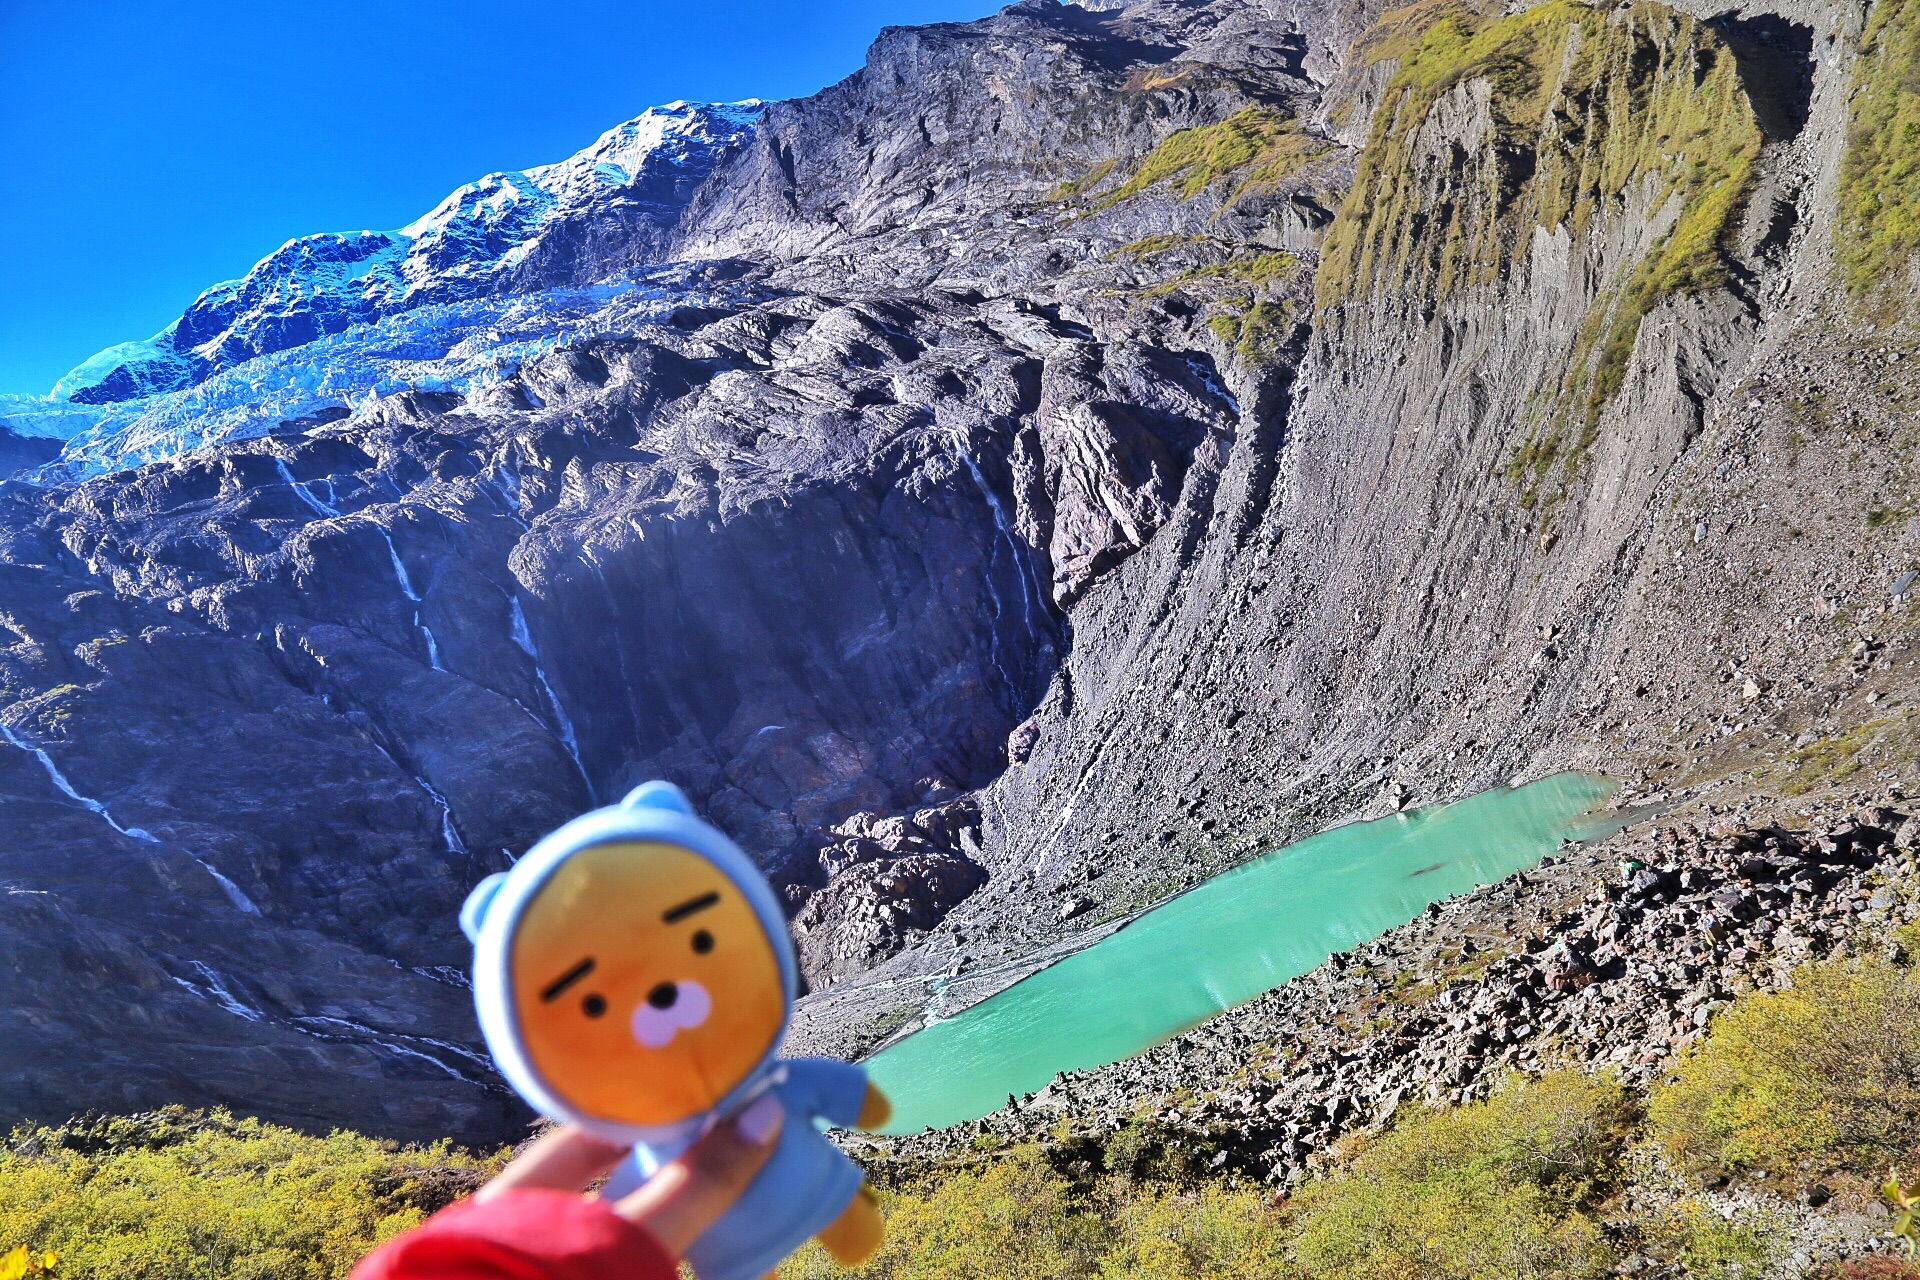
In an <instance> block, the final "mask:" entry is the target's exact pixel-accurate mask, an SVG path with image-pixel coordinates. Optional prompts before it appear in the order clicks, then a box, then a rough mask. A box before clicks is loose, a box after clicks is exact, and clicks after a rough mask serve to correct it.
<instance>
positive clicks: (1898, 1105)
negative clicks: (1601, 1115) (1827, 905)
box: [1649, 960, 1920, 1173]
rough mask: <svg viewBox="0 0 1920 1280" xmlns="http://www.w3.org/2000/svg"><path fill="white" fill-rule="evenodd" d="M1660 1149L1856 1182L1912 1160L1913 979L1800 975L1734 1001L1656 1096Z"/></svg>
mask: <svg viewBox="0 0 1920 1280" xmlns="http://www.w3.org/2000/svg"><path fill="white" fill-rule="evenodd" d="M1649 1110H1650V1114H1651V1116H1652V1119H1653V1124H1654V1131H1655V1134H1656V1136H1657V1137H1658V1138H1659V1139H1660V1141H1661V1143H1662V1144H1663V1145H1664V1146H1665V1147H1666V1148H1667V1150H1668V1151H1669V1152H1671V1153H1672V1154H1673V1155H1674V1156H1675V1157H1676V1158H1678V1159H1680V1160H1682V1161H1684V1162H1687V1163H1689V1164H1692V1165H1696V1166H1705V1165H1718V1166H1721V1167H1724V1168H1728V1169H1735V1168H1740V1167H1743V1166H1766V1165H1772V1164H1775V1163H1777V1162H1780V1161H1783V1160H1787V1161H1794V1160H1815V1161H1819V1162H1822V1163H1829V1164H1835V1165H1838V1166H1840V1167H1844V1168H1848V1169H1852V1170H1855V1171H1857V1172H1861V1173H1874V1172H1880V1171H1884V1170H1885V1169H1886V1168H1887V1166H1888V1165H1889V1164H1902V1165H1905V1164H1908V1163H1910V1162H1911V1158H1912V1157H1913V1156H1914V1155H1915V1154H1916V1152H1917V1151H1920V974H1916V973H1914V972H1913V971H1911V970H1903V969H1899V968H1896V967H1894V966H1893V965H1891V964H1888V963H1886V962H1885V961H1882V960H1863V961H1858V962H1846V961H1829V962H1826V963H1823V964H1815V965H1809V966H1807V967H1806V968H1804V969H1802V970H1801V971H1800V972H1799V973H1798V974H1797V975H1795V978H1794V983H1793V986H1792V987H1791V988H1790V989H1788V990H1786V991H1782V992H1778V993H1771V994H1750V995H1746V996H1742V997H1741V998H1740V999H1739V1000H1737V1001H1735V1002H1734V1003H1733V1004H1732V1005H1731V1006H1730V1007H1729V1008H1727V1009H1726V1010H1725V1011H1724V1012H1723V1013H1721V1015H1720V1016H1719V1017H1718V1018H1717V1019H1715V1021H1714V1024H1713V1034H1712V1035H1711V1036H1710V1037H1708V1039H1707V1040H1706V1042H1705V1043H1704V1044H1702V1045H1701V1046H1700V1047H1699V1048H1698V1049H1696V1050H1695V1051H1694V1052H1693V1053H1692V1054H1690V1055H1689V1056H1688V1057H1687V1058H1686V1059H1685V1060H1684V1061H1683V1062H1682V1063H1681V1065H1680V1070H1679V1079H1678V1080H1677V1081H1676V1082H1675V1083H1673V1084H1672V1085H1670V1086H1668V1087H1667V1088H1665V1089H1662V1090H1661V1091H1660V1092H1659V1093H1658V1094H1656V1095H1655V1097H1654V1100H1653V1103H1652V1106H1651V1107H1650V1109H1649Z"/></svg>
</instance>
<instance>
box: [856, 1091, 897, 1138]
mask: <svg viewBox="0 0 1920 1280" xmlns="http://www.w3.org/2000/svg"><path fill="white" fill-rule="evenodd" d="M892 1118H893V1104H892V1103H891V1102H888V1101H887V1095H886V1094H884V1093H882V1092H880V1090H879V1089H877V1088H875V1087H874V1084H873V1081H871V1080H869V1081H867V1096H866V1097H865V1098H862V1099H861V1100H860V1118H859V1119H858V1120H855V1121H854V1122H853V1127H854V1128H856V1129H865V1130H867V1132H869V1133H871V1132H873V1131H874V1130H876V1129H878V1128H879V1127H880V1126H881V1125H883V1124H885V1123H886V1122H887V1121H888V1120H890V1119H892Z"/></svg>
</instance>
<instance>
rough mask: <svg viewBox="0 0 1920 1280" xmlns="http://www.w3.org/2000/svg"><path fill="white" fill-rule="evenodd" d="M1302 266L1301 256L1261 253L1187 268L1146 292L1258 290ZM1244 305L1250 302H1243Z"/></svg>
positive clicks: (1156, 295) (1157, 295) (1160, 294)
mask: <svg viewBox="0 0 1920 1280" xmlns="http://www.w3.org/2000/svg"><path fill="white" fill-rule="evenodd" d="M1299 269H1300V259H1298V258H1296V257H1294V256H1293V255H1292V254H1290V253H1261V254H1256V255H1254V256H1253V257H1251V258H1236V259H1234V260H1233V261H1231V262H1214V263H1209V264H1208V265H1206V266H1204V267H1195V268H1194V269H1193V270H1191V271H1183V272H1181V273H1180V274H1179V275H1177V276H1174V277H1173V278H1172V279H1170V280H1162V281H1161V282H1160V283H1158V284H1156V285H1153V286H1151V287H1149V288H1147V289H1145V290H1143V291H1142V293H1141V296H1142V297H1147V298H1160V297H1165V296H1166V295H1167V294H1169V293H1173V292H1174V291H1176V290H1179V289H1185V288H1189V287H1192V286H1195V285H1199V286H1211V287H1214V288H1226V289H1243V290H1256V289H1263V288H1265V287H1266V286H1268V285H1270V284H1273V283H1276V282H1278V281H1283V280H1285V279H1286V278H1287V277H1288V276H1290V275H1292V274H1293V273H1294V272H1296V271H1298V270H1299ZM1242 305H1243V307H1244V306H1245V305H1248V303H1243V304H1242Z"/></svg>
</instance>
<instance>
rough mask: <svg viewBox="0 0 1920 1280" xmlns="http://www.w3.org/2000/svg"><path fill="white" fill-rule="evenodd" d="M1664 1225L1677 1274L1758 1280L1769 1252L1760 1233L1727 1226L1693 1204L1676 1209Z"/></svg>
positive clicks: (1717, 1279)
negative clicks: (1678, 1266) (1676, 1263)
mask: <svg viewBox="0 0 1920 1280" xmlns="http://www.w3.org/2000/svg"><path fill="white" fill-rule="evenodd" d="M1665 1225H1666V1232H1665V1234H1666V1236H1667V1245H1668V1247H1669V1248H1670V1249H1671V1250H1672V1251H1673V1255H1674V1257H1675V1258H1677V1259H1678V1260H1679V1262H1680V1267H1681V1270H1683V1271H1684V1272H1685V1273H1686V1274H1687V1275H1688V1276H1689V1277H1699V1278H1700V1280H1760V1276H1761V1275H1762V1274H1763V1273H1764V1272H1765V1270H1766V1265H1767V1262H1768V1260H1769V1259H1770V1257H1771V1255H1772V1252H1773V1251H1772V1250H1771V1249H1770V1248H1769V1247H1768V1243H1767V1238H1766V1236H1765V1235H1764V1234H1763V1233H1762V1232H1760V1231H1758V1230H1756V1229H1754V1228H1753V1227H1751V1226H1747V1225H1744V1224H1742V1223H1737V1222H1729V1221H1727V1220H1726V1219H1725V1218H1723V1217H1721V1216H1720V1215H1719V1214H1717V1213H1715V1212H1713V1211H1712V1210H1710V1209H1708V1208H1706V1207H1704V1206H1703V1205H1701V1204H1699V1203H1698V1202H1697V1201H1696V1202H1691V1203H1687V1204H1683V1205H1682V1206H1680V1208H1679V1209H1678V1210H1677V1211H1676V1212H1675V1214H1674V1216H1673V1219H1672V1220H1671V1221H1670V1222H1668V1223H1667V1224H1665Z"/></svg>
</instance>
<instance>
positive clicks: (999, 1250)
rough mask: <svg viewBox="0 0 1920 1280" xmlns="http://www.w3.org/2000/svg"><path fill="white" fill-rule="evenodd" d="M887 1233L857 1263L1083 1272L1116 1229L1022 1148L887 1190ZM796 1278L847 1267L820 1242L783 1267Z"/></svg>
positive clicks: (1044, 1277)
mask: <svg viewBox="0 0 1920 1280" xmlns="http://www.w3.org/2000/svg"><path fill="white" fill-rule="evenodd" d="M881 1207H882V1209H883V1210H884V1211H885V1213H886V1215H887V1236H886V1241H885V1243H883V1244H882V1245H881V1246H880V1251H879V1252H878V1253H877V1254H875V1255H874V1256H873V1258H872V1259H871V1260H870V1261H869V1262H868V1263H867V1264H866V1265H865V1266H863V1267H861V1268H860V1270H859V1271H858V1272H857V1274H858V1275H861V1276H866V1277H887V1278H889V1280H891V1278H892V1277H900V1278H901V1280H908V1278H911V1280H1082V1278H1083V1277H1086V1276H1089V1275H1091V1274H1093V1272H1094V1270H1095V1268H1096V1267H1097V1266H1098V1265H1099V1260H1100V1256H1101V1254H1102V1253H1103V1252H1104V1250H1105V1248H1106V1246H1107V1244H1108V1243H1109V1241H1110V1240H1111V1236H1112V1228H1111V1227H1110V1226H1109V1225H1108V1224H1107V1223H1106V1222H1105V1221H1104V1220H1103V1218H1102V1216H1101V1215H1100V1214H1099V1213H1097V1212H1095V1211H1094V1209H1093V1208H1092V1206H1091V1205H1090V1204H1089V1202H1088V1199H1087V1195H1086V1193H1085V1192H1084V1191H1083V1190H1082V1189H1080V1188H1079V1187H1077V1186H1075V1185H1074V1184H1073V1183H1072V1182H1070V1181H1069V1180H1068V1179H1066V1178H1065V1177H1063V1176H1061V1175H1060V1174H1059V1173H1057V1172H1055V1171H1054V1169H1053V1168H1052V1167H1051V1166H1050V1165H1048V1163H1047V1162H1046V1159H1045V1157H1044V1156H1043V1155H1042V1154H1041V1153H1040V1151H1039V1150H1038V1148H1035V1147H1022V1148H1019V1149H1017V1150H1015V1151H1014V1152H1012V1153H1011V1154H1009V1156H1008V1157H1007V1158H1006V1159H1004V1160H999V1161H996V1162H994V1163H993V1164H991V1165H989V1166H987V1167H986V1168H985V1169H982V1170H978V1171H971V1170H970V1171H963V1172H959V1173H955V1174H952V1175H951V1176H948V1177H945V1178H942V1179H941V1180H939V1181H938V1182H937V1183H934V1184H933V1185H931V1186H930V1187H927V1188H924V1189H922V1190H920V1191H918V1192H912V1191H909V1192H895V1193H888V1194H883V1195H882V1197H881ZM783 1274H789V1275H791V1276H792V1277H795V1278H796V1280H799V1278H812V1277H821V1278H822V1280H824V1278H825V1277H828V1276H833V1275H843V1274H845V1273H844V1272H840V1271H839V1270H838V1268H836V1267H835V1266H834V1265H833V1263H832V1261H831V1260H830V1259H829V1258H828V1257H827V1255H826V1253H825V1252H824V1251H823V1250H821V1249H820V1248H819V1247H818V1246H817V1245H809V1246H807V1248H805V1249H803V1250H801V1252H800V1253H798V1254H796V1255H795V1256H794V1259H793V1260H792V1261H791V1262H789V1263H788V1264H787V1265H786V1267H785V1268H783Z"/></svg>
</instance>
